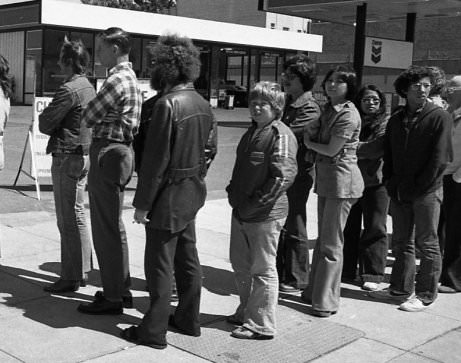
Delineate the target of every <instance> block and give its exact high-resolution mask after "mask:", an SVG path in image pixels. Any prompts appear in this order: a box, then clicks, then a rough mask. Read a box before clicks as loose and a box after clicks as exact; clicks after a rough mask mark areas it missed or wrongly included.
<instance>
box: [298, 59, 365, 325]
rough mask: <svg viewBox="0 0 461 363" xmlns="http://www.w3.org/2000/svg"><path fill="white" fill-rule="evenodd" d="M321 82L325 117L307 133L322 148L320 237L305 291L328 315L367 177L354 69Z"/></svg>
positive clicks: (315, 310)
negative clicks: (347, 229)
mask: <svg viewBox="0 0 461 363" xmlns="http://www.w3.org/2000/svg"><path fill="white" fill-rule="evenodd" d="M322 88H323V90H324V92H325V94H326V96H327V97H328V103H327V104H326V105H325V107H324V109H323V113H322V116H321V117H320V130H319V131H317V130H316V129H315V128H312V127H311V128H308V129H306V133H305V137H304V143H305V145H306V147H307V148H308V149H311V150H313V151H315V152H316V153H317V156H316V170H315V171H316V178H315V188H314V191H315V192H316V193H317V195H318V202H317V203H318V205H317V210H318V213H317V218H318V238H317V242H316V244H315V248H314V255H313V259H312V267H311V273H310V275H309V286H308V287H307V288H306V289H305V290H304V291H303V292H302V295H301V297H302V299H303V300H304V301H306V302H308V303H310V304H312V310H311V313H312V315H315V316H318V317H329V316H330V315H332V314H335V313H336V312H337V311H338V309H339V297H340V285H341V271H342V265H343V244H344V236H343V230H344V226H345V225H346V220H347V217H348V215H349V212H350V210H351V207H352V205H353V204H354V203H355V202H356V201H357V199H358V198H360V197H361V196H362V192H363V189H364V183H363V179H362V175H361V173H360V169H359V167H358V165H357V155H356V153H357V145H358V143H359V135H360V124H361V120H360V114H359V112H358V111H357V109H356V107H355V105H354V103H353V102H352V100H354V99H355V94H356V75H355V72H354V71H352V70H351V69H348V68H345V67H342V66H339V67H336V68H334V69H332V70H330V71H329V72H328V73H327V75H326V76H325V79H324V80H323V83H322ZM312 130H316V131H315V133H314V134H313V132H312ZM312 140H316V141H312Z"/></svg>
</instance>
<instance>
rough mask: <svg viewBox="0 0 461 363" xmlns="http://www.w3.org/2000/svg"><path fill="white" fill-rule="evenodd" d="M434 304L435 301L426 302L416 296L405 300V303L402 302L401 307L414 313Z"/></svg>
mask: <svg viewBox="0 0 461 363" xmlns="http://www.w3.org/2000/svg"><path fill="white" fill-rule="evenodd" d="M432 304H433V303H430V304H425V303H423V302H422V301H421V300H420V299H418V298H417V297H416V296H414V297H412V298H410V299H408V300H407V301H405V302H404V303H402V304H400V306H399V309H400V310H403V311H409V312H411V313H414V312H418V311H423V310H424V309H427V308H428V307H429V306H431V305H432Z"/></svg>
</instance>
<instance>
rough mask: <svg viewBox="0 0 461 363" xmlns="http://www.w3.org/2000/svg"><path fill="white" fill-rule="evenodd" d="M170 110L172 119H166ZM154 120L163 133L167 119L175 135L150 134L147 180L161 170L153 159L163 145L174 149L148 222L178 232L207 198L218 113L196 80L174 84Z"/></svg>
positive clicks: (142, 172)
mask: <svg viewBox="0 0 461 363" xmlns="http://www.w3.org/2000/svg"><path fill="white" fill-rule="evenodd" d="M167 114H169V116H170V117H169V119H170V120H166V119H165V115H167ZM152 120H154V121H155V125H156V128H155V132H156V133H158V135H162V133H161V130H159V128H161V129H163V126H165V123H166V124H168V125H169V127H171V135H170V138H165V137H159V138H156V139H155V140H153V139H152V138H149V137H148V138H147V140H148V143H149V152H147V153H144V154H143V155H144V159H145V160H144V159H143V164H142V165H141V169H140V171H139V178H140V179H142V180H147V179H148V178H150V177H151V175H152V173H153V172H156V171H157V170H158V169H157V167H156V165H157V164H158V163H157V162H156V161H155V160H152V159H153V158H157V157H158V155H161V154H162V153H163V152H162V149H164V148H167V149H168V150H170V152H169V164H168V166H167V169H166V175H165V176H164V179H163V180H162V183H163V184H165V185H164V188H163V189H162V190H160V191H159V195H158V197H157V199H156V200H155V203H154V205H153V207H152V216H151V218H150V222H149V224H148V225H149V226H151V227H153V228H159V229H169V230H171V231H172V232H174V231H178V230H181V229H183V228H184V226H186V225H187V224H189V223H190V222H191V221H192V220H193V219H194V218H195V215H196V213H197V211H198V209H199V208H200V207H201V206H202V205H203V203H204V202H205V197H206V186H205V181H204V177H205V175H206V172H207V162H206V155H205V149H206V146H207V144H208V143H209V140H208V138H209V135H210V130H212V129H213V123H214V116H213V114H212V112H211V109H210V106H209V104H208V102H206V101H205V100H204V99H203V97H202V96H200V95H199V94H198V93H197V92H196V91H195V89H194V87H193V85H192V84H188V85H179V86H177V87H174V88H173V89H171V90H170V91H169V92H167V93H166V94H165V95H164V96H163V97H161V98H160V99H159V100H158V101H157V102H156V104H155V106H154V109H153V113H152ZM151 134H152V133H148V135H151ZM167 143H168V144H167ZM155 150H158V151H155ZM213 152H215V150H214V151H213ZM142 198H143V197H142V196H141V197H139V198H137V199H136V201H140V199H142Z"/></svg>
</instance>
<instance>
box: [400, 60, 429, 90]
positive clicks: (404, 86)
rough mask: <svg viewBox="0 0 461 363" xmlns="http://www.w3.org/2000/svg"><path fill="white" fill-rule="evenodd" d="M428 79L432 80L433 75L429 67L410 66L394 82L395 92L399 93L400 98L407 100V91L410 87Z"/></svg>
mask: <svg viewBox="0 0 461 363" xmlns="http://www.w3.org/2000/svg"><path fill="white" fill-rule="evenodd" d="M426 77H429V78H431V73H430V71H429V69H428V68H427V67H422V66H410V67H409V68H408V69H406V70H404V71H403V72H402V73H400V74H399V76H398V77H397V79H396V80H395V81H394V88H395V92H397V94H398V95H399V96H400V97H402V98H407V91H408V88H409V87H410V85H411V84H413V83H417V82H418V81H420V80H421V79H423V78H426ZM431 81H432V78H431Z"/></svg>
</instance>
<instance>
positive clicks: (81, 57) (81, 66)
mask: <svg viewBox="0 0 461 363" xmlns="http://www.w3.org/2000/svg"><path fill="white" fill-rule="evenodd" d="M59 61H60V62H61V63H62V64H63V65H66V66H71V67H72V70H73V72H74V73H76V74H84V73H85V71H86V67H88V64H89V63H90V55H89V54H88V52H87V50H86V48H85V46H84V45H83V42H82V41H81V40H80V39H79V40H72V41H69V40H68V39H67V37H65V38H64V44H63V45H62V47H61V58H60V60H59Z"/></svg>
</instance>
